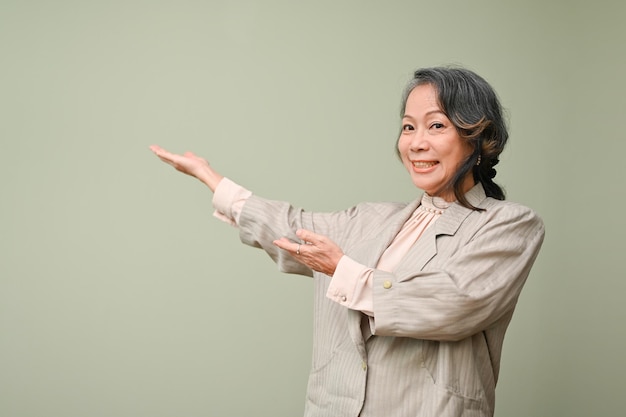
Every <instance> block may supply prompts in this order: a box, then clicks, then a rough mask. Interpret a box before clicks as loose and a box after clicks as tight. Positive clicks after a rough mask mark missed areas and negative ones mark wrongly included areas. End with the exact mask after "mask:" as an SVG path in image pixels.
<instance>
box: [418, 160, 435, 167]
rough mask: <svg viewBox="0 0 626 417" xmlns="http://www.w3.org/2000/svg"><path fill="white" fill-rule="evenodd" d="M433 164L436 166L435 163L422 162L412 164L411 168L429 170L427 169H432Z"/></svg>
mask: <svg viewBox="0 0 626 417" xmlns="http://www.w3.org/2000/svg"><path fill="white" fill-rule="evenodd" d="M435 164H436V162H422V161H416V162H413V166H414V167H415V168H429V167H432V166H433V165H435Z"/></svg>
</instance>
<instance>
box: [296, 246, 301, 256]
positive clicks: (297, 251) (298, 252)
mask: <svg viewBox="0 0 626 417" xmlns="http://www.w3.org/2000/svg"><path fill="white" fill-rule="evenodd" d="M296 255H300V244H298V249H296Z"/></svg>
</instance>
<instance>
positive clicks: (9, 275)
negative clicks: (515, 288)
mask: <svg viewBox="0 0 626 417" xmlns="http://www.w3.org/2000/svg"><path fill="white" fill-rule="evenodd" d="M625 19H626V6H624V3H623V2H620V1H617V0H616V1H608V0H598V1H594V2H588V1H569V0H560V1H544V0H541V1H538V0H529V1H523V2H522V1H509V0H476V1H452V0H451V1H439V2H432V1H419V0H413V1H384V2H383V1H373V0H361V1H356V0H352V1H347V0H333V1H326V0H318V1H315V2H298V1H286V0H285V1H279V0H264V1H260V0H259V1H255V0H238V1H228V0H214V1H208V0H207V1H200V0H196V1H192V0H177V1H162V0H151V1H148V0H145V1H140V0H124V1H117V0H112V1H78V0H77V1H72V0H56V1H43V0H40V1H28V0H24V1H17V0H2V1H1V2H0V60H1V61H0V156H1V157H2V160H1V162H0V187H1V188H0V192H1V194H0V198H1V200H0V201H1V204H0V416H1V417H161V416H162V417H180V416H184V417H195V416H252V415H254V416H273V417H274V416H298V415H302V411H303V404H304V396H305V388H306V381H307V375H308V368H309V365H310V355H311V320H312V314H311V308H312V300H311V289H312V283H311V281H310V279H308V278H305V277H299V276H293V275H283V274H281V273H279V272H278V271H277V270H276V268H275V266H274V265H273V263H272V262H271V260H270V259H269V258H268V257H267V256H266V255H265V254H264V253H262V252H260V251H257V250H255V249H252V248H249V247H244V246H242V245H241V244H240V243H239V239H238V235H237V231H236V230H235V229H233V228H232V227H231V226H229V225H226V224H224V223H221V222H220V221H218V220H216V219H214V218H213V217H212V206H211V194H210V192H209V190H208V189H206V188H205V187H204V186H203V185H202V184H200V183H199V182H198V181H196V180H194V179H191V178H189V177H185V176H183V175H182V174H179V173H177V172H175V171H174V170H173V169H172V168H171V167H169V166H166V165H165V164H163V163H161V162H160V161H159V160H158V159H157V158H156V157H154V156H153V155H152V154H151V152H150V151H149V150H148V146H149V145H150V144H153V143H156V144H159V145H161V146H163V147H165V148H167V149H170V150H172V151H174V152H184V151H187V150H192V151H194V152H196V153H198V154H200V155H203V156H204V157H206V158H207V159H208V160H209V161H210V162H211V163H212V164H213V165H214V166H215V167H216V169H218V170H219V171H220V172H222V173H224V174H225V175H227V176H229V177H230V178H232V179H233V180H235V181H237V182H239V183H241V184H243V185H245V186H246V187H248V188H250V189H251V190H253V191H254V192H255V193H257V194H259V195H262V196H265V197H269V198H274V199H284V200H288V201H291V202H292V203H293V204H295V205H297V206H303V207H306V208H307V209H309V210H318V211H319V210H324V211H326V210H339V209H343V208H347V207H349V206H352V205H353V204H356V203H358V202H361V201H379V200H393V201H406V200H411V199H413V198H415V197H416V196H417V195H419V191H418V190H416V189H415V188H414V187H413V186H412V184H411V182H410V180H409V178H408V176H407V174H406V173H405V172H404V170H403V168H402V166H401V164H400V163H399V162H398V160H397V159H396V156H395V153H394V144H395V140H396V137H397V134H398V131H399V121H400V119H399V114H400V96H401V92H402V88H403V86H404V84H405V82H406V81H407V80H408V79H409V78H410V76H411V74H412V71H413V70H414V69H416V68H418V67H424V66H433V65H443V64H462V65H464V66H466V67H468V68H470V69H472V70H474V71H476V72H478V73H479V74H481V75H482V76H484V77H485V78H486V79H487V80H488V81H489V82H490V83H491V84H492V85H493V86H494V87H495V89H496V90H497V91H498V93H499V95H500V97H501V100H502V103H503V105H504V106H505V108H506V109H507V114H508V118H509V123H510V133H511V141H510V144H509V146H508V148H507V150H506V151H505V153H504V154H503V155H502V158H501V164H500V165H499V166H498V176H497V177H496V179H497V180H499V182H500V183H501V184H502V185H503V186H504V187H505V189H506V191H507V193H508V198H509V199H511V200H514V201H518V202H521V203H524V204H526V205H528V206H531V207H533V208H534V209H535V210H537V211H538V212H539V213H540V214H541V215H542V217H543V218H544V220H545V223H546V228H547V235H546V240H545V243H544V248H543V251H542V252H541V254H540V256H539V259H538V260H537V263H536V265H535V268H534V269H533V271H532V273H531V276H530V278H529V280H528V282H527V285H526V287H525V289H524V292H523V294H522V297H521V298H520V302H519V304H518V308H517V311H516V314H515V316H514V318H513V321H512V323H511V326H510V330H509V333H508V335H507V338H506V341H505V349H504V356H503V361H502V370H501V374H500V380H499V385H498V389H497V405H496V415H497V416H506V417H529V416H533V417H535V416H536V417H554V416H568V417H583V416H584V417H586V416H622V415H623V407H622V404H623V395H624V394H623V389H624V382H623V378H624V374H626V360H624V352H626V335H625V327H624V319H625V318H626V307H625V303H624V302H623V298H624V293H625V292H626V283H625V282H626V280H625V279H624V278H626V274H625V268H624V266H623V265H624V255H623V251H624V236H625V231H626V227H625V221H624V215H623V214H622V211H621V210H622V206H623V204H624V189H625V188H624V174H623V166H624V154H625V151H626V145H625V134H624V131H625V129H624V120H625V109H626V99H625V97H626V84H625V82H624V74H626V61H625V54H624V43H625V41H626V36H625V29H624V24H623V23H624V21H625Z"/></svg>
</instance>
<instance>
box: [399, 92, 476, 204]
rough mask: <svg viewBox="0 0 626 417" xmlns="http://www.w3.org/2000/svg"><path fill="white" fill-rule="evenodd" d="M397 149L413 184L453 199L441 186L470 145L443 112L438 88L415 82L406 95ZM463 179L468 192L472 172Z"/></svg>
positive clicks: (459, 162)
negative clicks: (438, 96) (439, 101)
mask: <svg viewBox="0 0 626 417" xmlns="http://www.w3.org/2000/svg"><path fill="white" fill-rule="evenodd" d="M398 150H399V152H400V157H401V159H402V163H403V164H404V166H405V167H406V169H407V170H408V171H409V174H410V175H411V179H412V180H413V184H415V185H416V186H417V187H418V188H421V189H422V190H424V191H426V192H427V193H428V194H429V195H431V196H437V197H442V198H444V199H445V200H446V201H454V200H455V199H456V198H455V196H454V191H453V190H452V189H446V190H444V189H442V188H443V187H444V186H445V185H446V184H447V183H448V181H450V179H451V178H452V177H453V176H454V174H455V173H456V171H457V169H458V168H459V166H460V164H461V162H462V161H463V160H464V159H465V158H467V157H468V156H469V155H470V154H471V153H472V147H471V145H470V144H468V143H467V142H465V141H463V140H462V139H461V137H460V136H459V134H458V133H457V131H456V128H455V127H454V125H453V124H452V122H450V120H449V119H448V118H447V117H446V115H445V114H444V113H443V111H442V110H441V108H440V107H439V104H438V102H437V91H436V90H435V88H434V87H433V86H431V85H430V84H423V85H418V86H417V87H415V88H414V89H413V90H412V91H411V93H410V94H409V97H408V99H407V101H406V106H405V109H404V117H403V118H402V132H401V134H400V139H398ZM464 181H465V182H464V184H463V192H467V191H468V190H469V189H470V188H472V186H473V185H474V179H473V177H472V173H471V171H470V172H469V173H468V175H467V176H466V178H465V180H464Z"/></svg>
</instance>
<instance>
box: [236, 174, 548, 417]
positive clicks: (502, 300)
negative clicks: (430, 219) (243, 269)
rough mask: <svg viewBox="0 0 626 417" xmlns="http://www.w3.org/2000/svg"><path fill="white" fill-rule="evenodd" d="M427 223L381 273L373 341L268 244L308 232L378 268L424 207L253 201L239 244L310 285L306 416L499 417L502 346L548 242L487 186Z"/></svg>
mask: <svg viewBox="0 0 626 417" xmlns="http://www.w3.org/2000/svg"><path fill="white" fill-rule="evenodd" d="M467 197H468V201H469V202H470V203H472V204H473V205H475V206H477V207H481V208H484V209H486V210H485V211H483V212H477V211H471V210H468V209H466V208H464V207H462V206H460V205H458V204H452V205H451V206H450V207H449V208H448V209H447V210H446V211H445V213H444V214H443V215H442V216H441V217H440V218H439V219H438V220H437V222H436V223H435V224H434V225H433V226H432V227H430V228H428V229H427V230H426V231H425V233H424V234H423V235H422V237H421V238H420V239H419V240H418V241H417V242H416V244H415V245H414V246H413V247H412V249H411V250H410V251H409V253H408V254H407V255H406V256H405V257H404V258H403V259H402V261H401V262H400V263H399V265H398V266H397V268H396V270H395V271H393V273H388V272H383V271H379V270H376V271H375V272H374V317H375V318H374V323H373V334H374V335H373V337H371V338H369V339H368V340H367V341H365V340H364V339H363V335H362V333H361V327H360V323H361V320H362V317H363V315H362V314H361V313H360V312H357V311H353V310H348V309H346V308H344V307H342V306H340V305H339V304H337V303H334V302H332V301H330V300H329V299H327V298H326V297H325V294H326V290H327V287H328V284H329V282H330V277H328V276H326V275H323V274H319V273H312V271H310V270H308V269H307V268H306V267H304V266H303V265H301V264H299V263H298V262H296V261H295V260H294V259H293V258H292V257H291V256H290V255H288V254H286V253H284V252H282V251H280V250H279V249H278V248H276V247H275V246H274V245H273V244H272V241H273V240H274V239H277V238H279V237H282V236H287V237H289V238H291V239H293V240H297V238H296V236H295V231H296V230H297V229H299V228H305V229H310V230H313V231H315V232H316V233H319V234H323V235H326V236H329V237H330V238H331V239H332V240H334V241H335V242H336V243H337V244H339V246H340V247H341V248H342V249H343V250H344V252H345V253H346V255H348V256H350V257H351V258H353V259H355V260H356V261H358V262H360V263H362V264H364V265H367V266H372V267H373V266H375V265H376V264H377V262H378V260H379V258H380V256H381V254H382V253H383V251H384V250H385V248H386V247H387V246H388V245H389V243H390V242H391V241H392V240H393V237H394V236H395V235H396V234H397V233H398V231H399V230H400V228H401V227H402V225H403V224H404V222H405V221H406V220H407V219H408V218H409V217H410V215H411V214H412V213H413V211H414V210H415V209H416V208H417V206H418V205H419V199H418V200H415V201H413V202H412V203H410V204H396V203H363V204H359V205H358V206H356V207H354V208H352V209H349V210H346V211H341V212H335V213H309V212H305V211H303V210H301V209H295V208H293V207H291V206H290V205H289V204H287V203H283V202H277V201H269V200H264V199H261V198H259V197H256V196H252V197H250V198H249V199H248V201H247V202H246V204H245V205H244V208H243V212H242V214H241V217H240V220H239V227H240V237H241V240H242V242H244V243H246V244H248V245H252V246H255V247H260V248H263V249H264V250H265V251H266V252H267V253H268V254H269V255H270V256H271V257H272V259H273V260H274V261H275V262H276V263H277V264H278V266H279V269H280V270H281V271H283V272H287V273H296V274H303V275H308V276H313V278H314V290H315V298H314V299H315V301H314V346H313V358H312V368H311V373H310V376H309V384H308V389H307V398H306V407H305V416H307V417H328V416H333V417H343V416H345V417H356V416H361V417H381V416H386V417H395V416H398V417H417V416H424V417H426V416H428V417H432V416H439V417H456V416H459V417H460V416H463V417H474V416H476V417H479V416H480V417H486V416H492V415H493V412H494V404H495V398H494V393H495V385H496V381H497V376H498V372H499V364H500V355H501V348H502V342H503V339H504V334H505V331H506V328H507V326H508V324H509V321H510V320H511V317H512V314H513V310H514V308H515V304H516V302H517V298H518V296H519V294H520V291H521V290H522V286H523V284H524V282H525V280H526V277H527V276H528V274H529V272H530V268H531V266H532V264H533V262H534V260H535V258H536V256H537V253H538V252H539V249H540V247H541V243H542V241H543V236H544V227H543V223H542V221H541V219H540V218H539V217H538V216H537V215H536V214H535V213H534V212H533V211H532V210H530V209H528V208H526V207H524V206H521V205H519V204H515V203H511V202H504V201H498V200H494V199H491V198H486V197H485V193H484V191H483V189H482V187H481V186H480V185H477V186H475V187H474V188H472V189H471V190H470V191H469V192H468V194H467Z"/></svg>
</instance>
